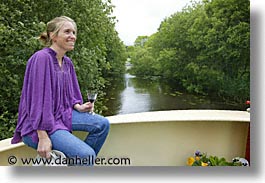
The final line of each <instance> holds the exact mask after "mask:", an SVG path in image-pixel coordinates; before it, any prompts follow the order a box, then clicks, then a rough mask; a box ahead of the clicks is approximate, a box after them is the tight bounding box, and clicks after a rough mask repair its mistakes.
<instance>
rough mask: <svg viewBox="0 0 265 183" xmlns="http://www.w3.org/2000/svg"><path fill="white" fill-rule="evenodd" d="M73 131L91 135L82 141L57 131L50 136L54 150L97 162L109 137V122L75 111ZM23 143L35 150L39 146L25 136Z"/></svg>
mask: <svg viewBox="0 0 265 183" xmlns="http://www.w3.org/2000/svg"><path fill="white" fill-rule="evenodd" d="M72 130H73V131H85V132H89V134H88V135H87V137H86V139H85V140H84V141H82V140H81V139H79V138H77V137H76V136H74V135H73V134H71V133H70V132H68V131H67V130H57V131H55V132H54V133H53V134H51V135H50V139H51V142H52V149H54V150H59V151H61V152H63V153H64V154H65V155H66V156H67V157H69V158H76V157H78V158H81V159H82V158H87V159H90V160H95V158H96V156H97V154H98V152H99V151H100V149H101V147H102V145H103V144H104V142H105V140H106V137H107V135H108V132H109V121H108V119H107V118H105V117H103V116H100V115H98V114H94V115H91V114H89V113H82V112H78V111H76V110H73V113H72ZM23 142H24V143H25V144H26V145H28V146H29V147H32V148H34V149H37V147H38V144H37V143H35V142H33V141H32V139H31V137H30V136H24V137H23ZM89 165H91V162H90V163H89Z"/></svg>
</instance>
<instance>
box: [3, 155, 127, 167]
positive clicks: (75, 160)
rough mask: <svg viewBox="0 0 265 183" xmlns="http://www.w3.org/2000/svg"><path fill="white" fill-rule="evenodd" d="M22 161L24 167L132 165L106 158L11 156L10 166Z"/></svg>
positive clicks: (121, 160) (122, 159)
mask: <svg viewBox="0 0 265 183" xmlns="http://www.w3.org/2000/svg"><path fill="white" fill-rule="evenodd" d="M19 160H20V162H21V164H22V165H36V166H38V165H44V166H56V165H58V166H60V165H105V166H108V165H110V166H113V165H114V166H124V165H125V166H126V165H130V164H131V160H130V158H105V157H96V158H95V157H94V156H89V157H87V158H80V157H77V156H76V157H70V158H61V157H58V158H55V159H52V158H50V159H46V158H17V157H16V156H9V157H8V163H9V165H15V164H16V163H18V161H19Z"/></svg>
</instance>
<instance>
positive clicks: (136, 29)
mask: <svg viewBox="0 0 265 183" xmlns="http://www.w3.org/2000/svg"><path fill="white" fill-rule="evenodd" d="M111 2H112V4H113V5H115V8H114V13H113V15H114V16H116V19H117V20H118V22H117V23H116V27H115V28H116V30H117V32H118V33H119V37H120V38H121V40H122V41H123V42H124V44H125V45H133V43H134V41H135V39H136V38H137V37H138V36H150V35H152V34H154V33H156V32H157V29H158V27H159V25H160V23H161V22H162V21H163V20H164V19H165V18H166V17H170V15H172V14H173V13H175V12H177V11H181V10H182V8H183V7H184V6H185V5H186V4H190V0H112V1H111Z"/></svg>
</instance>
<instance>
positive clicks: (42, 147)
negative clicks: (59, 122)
mask: <svg viewBox="0 0 265 183" xmlns="http://www.w3.org/2000/svg"><path fill="white" fill-rule="evenodd" d="M37 133H38V137H39V143H38V148H37V152H38V154H39V155H40V156H42V157H44V158H48V159H49V158H50V157H51V155H50V152H51V149H52V143H51V140H50V138H49V136H48V134H47V132H46V131H45V130H37Z"/></svg>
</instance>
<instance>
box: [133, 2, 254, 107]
mask: <svg viewBox="0 0 265 183" xmlns="http://www.w3.org/2000/svg"><path fill="white" fill-rule="evenodd" d="M129 50H130V57H131V62H132V64H133V68H132V69H131V73H133V74H135V75H138V76H145V77H146V76H159V77H163V78H167V79H170V80H174V81H175V82H176V84H178V85H181V86H183V87H184V88H185V89H186V90H187V91H189V92H196V93H199V94H203V95H215V96H218V97H220V98H224V99H230V100H233V101H235V102H241V103H242V102H243V101H245V100H246V99H249V96H250V2H249V0H211V1H210V0H204V1H203V2H194V3H192V5H191V6H187V7H185V8H184V9H183V10H182V11H181V12H177V13H175V14H173V15H172V16H170V17H168V18H166V19H165V20H164V21H163V22H162V23H161V25H160V27H159V29H158V31H157V32H156V33H155V34H153V35H151V36H149V37H147V36H139V37H138V38H137V39H136V41H135V44H134V46H131V47H130V49H129Z"/></svg>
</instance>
